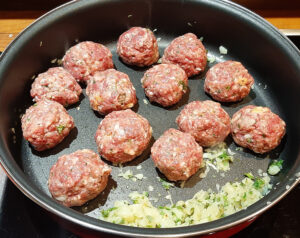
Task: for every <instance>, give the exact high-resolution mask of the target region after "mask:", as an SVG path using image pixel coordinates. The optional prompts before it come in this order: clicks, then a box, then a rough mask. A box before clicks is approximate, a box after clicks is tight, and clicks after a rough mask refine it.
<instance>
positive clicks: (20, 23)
mask: <svg viewBox="0 0 300 238" xmlns="http://www.w3.org/2000/svg"><path fill="white" fill-rule="evenodd" d="M44 13H45V12H43V11H0V51H3V50H4V49H5V47H6V46H7V45H8V44H9V43H10V42H11V41H12V40H13V39H14V38H15V37H16V36H17V35H18V34H19V33H20V32H21V31H22V30H23V29H24V28H26V27H27V26H28V25H29V24H30V23H32V22H33V21H34V20H35V19H36V18H38V17H39V16H41V15H43V14H44ZM256 13H258V14H259V15H260V16H262V17H264V18H265V19H266V20H267V21H269V22H270V23H271V24H273V25H274V26H275V27H277V28H278V29H280V30H282V31H283V32H284V33H285V34H298V35H300V11H299V9H298V10H285V11H279V10H257V11H256Z"/></svg>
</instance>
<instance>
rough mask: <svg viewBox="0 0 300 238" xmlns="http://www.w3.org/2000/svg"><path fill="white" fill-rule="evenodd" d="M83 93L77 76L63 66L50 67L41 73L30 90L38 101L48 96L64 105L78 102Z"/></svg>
mask: <svg viewBox="0 0 300 238" xmlns="http://www.w3.org/2000/svg"><path fill="white" fill-rule="evenodd" d="M81 93H82V89H81V87H80V85H79V84H78V83H77V82H76V80H75V78H74V77H73V76H72V75H71V74H70V73H69V72H68V71H67V70H65V69H64V68H62V67H54V68H50V69H48V70H47V71H46V72H44V73H41V74H39V75H38V76H37V77H36V79H35V80H34V82H33V84H32V86H31V90H30V95H31V97H33V99H34V101H36V102H38V101H40V100H42V99H44V98H46V99H50V100H53V101H56V102H59V103H60V104H62V105H64V106H68V105H71V104H74V103H76V102H78V101H79V96H80V94H81Z"/></svg>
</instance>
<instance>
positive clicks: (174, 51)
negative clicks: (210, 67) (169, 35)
mask: <svg viewBox="0 0 300 238" xmlns="http://www.w3.org/2000/svg"><path fill="white" fill-rule="evenodd" d="M162 63H164V64H177V65H179V66H180V67H181V68H183V69H184V71H185V72H186V74H187V76H188V77H190V76H193V75H196V74H199V73H201V72H202V71H204V69H205V67H206V63H207V57H206V49H205V48H204V46H203V44H202V42H201V41H200V40H199V39H198V38H197V36H196V35H194V34H193V33H187V34H185V35H183V36H179V37H177V38H175V39H174V40H173V41H172V42H171V44H170V45H169V46H168V47H167V48H166V49H165V52H164V55H163V57H162Z"/></svg>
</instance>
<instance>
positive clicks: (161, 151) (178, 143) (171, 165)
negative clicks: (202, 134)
mask: <svg viewBox="0 0 300 238" xmlns="http://www.w3.org/2000/svg"><path fill="white" fill-rule="evenodd" d="M151 157H152V159H153V161H154V164H155V166H156V167H157V168H158V169H159V170H160V171H161V172H162V173H163V174H164V175H165V176H166V177H167V178H168V179H169V180H171V181H178V180H187V179H188V178H189V177H191V176H192V175H193V174H195V173H196V172H197V171H198V169H199V168H200V167H201V166H202V157H203V150H202V147H201V146H200V145H198V144H197V142H196V141H195V139H194V137H193V136H191V135H190V134H189V133H184V132H181V131H179V130H176V129H173V128H171V129H169V130H167V131H165V132H164V134H163V135H162V136H161V137H159V138H158V139H157V140H156V141H155V143H154V144H153V146H152V148H151Z"/></svg>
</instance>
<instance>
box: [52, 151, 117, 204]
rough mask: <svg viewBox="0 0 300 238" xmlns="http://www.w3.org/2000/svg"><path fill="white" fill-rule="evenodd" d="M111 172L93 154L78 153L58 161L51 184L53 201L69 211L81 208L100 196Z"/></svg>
mask: <svg viewBox="0 0 300 238" xmlns="http://www.w3.org/2000/svg"><path fill="white" fill-rule="evenodd" d="M110 172H111V168H110V167H109V166H108V165H107V164H105V163H104V162H103V161H102V160H101V159H100V157H99V156H98V155H97V154H96V153H95V152H94V151H92V150H87V149H84V150H77V151H76V152H74V153H72V154H68V155H63V156H61V157H59V159H58V160H57V162H56V163H55V164H54V165H53V166H52V168H51V170H50V176H49V181H48V187H49V191H50V193H51V194H52V197H53V198H54V199H55V200H57V201H58V202H60V203H62V204H63V205H65V206H67V207H72V206H81V205H83V204H84V203H86V202H87V201H89V200H91V199H93V198H95V197H96V196H97V195H98V194H100V193H101V192H102V191H103V190H104V189H105V187H106V185H107V180H108V176H109V175H110Z"/></svg>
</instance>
